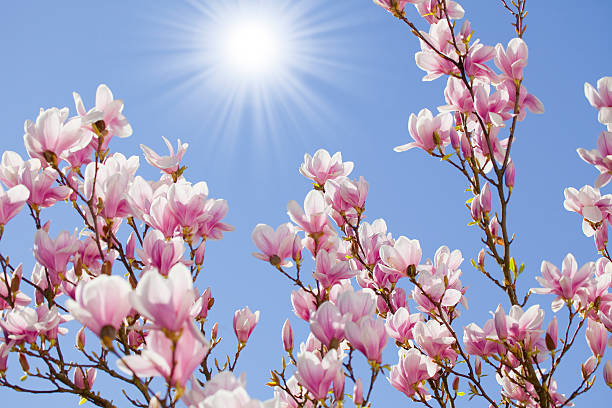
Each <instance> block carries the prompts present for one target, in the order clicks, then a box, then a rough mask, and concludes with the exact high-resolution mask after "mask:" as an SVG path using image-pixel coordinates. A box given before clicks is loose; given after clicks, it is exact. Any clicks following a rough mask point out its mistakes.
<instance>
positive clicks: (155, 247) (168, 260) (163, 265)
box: [136, 230, 185, 276]
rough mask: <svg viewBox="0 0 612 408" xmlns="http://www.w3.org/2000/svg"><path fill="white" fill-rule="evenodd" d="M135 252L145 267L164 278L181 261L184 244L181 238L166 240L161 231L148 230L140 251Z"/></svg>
mask: <svg viewBox="0 0 612 408" xmlns="http://www.w3.org/2000/svg"><path fill="white" fill-rule="evenodd" d="M136 252H137V253H138V256H139V257H140V259H141V260H142V262H143V263H144V264H145V265H146V266H148V267H152V268H155V269H157V270H158V271H159V273H161V274H162V275H164V276H166V275H168V271H170V269H171V268H172V267H173V266H174V265H177V264H178V263H179V262H180V261H181V260H182V259H183V253H184V252H185V242H184V241H183V239H182V238H181V237H174V238H170V239H168V240H166V239H165V237H164V234H163V233H162V232H161V231H158V230H150V231H149V232H148V233H147V235H145V237H144V239H143V240H142V250H140V249H137V250H136Z"/></svg>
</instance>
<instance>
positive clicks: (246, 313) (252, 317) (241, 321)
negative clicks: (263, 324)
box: [234, 306, 259, 344]
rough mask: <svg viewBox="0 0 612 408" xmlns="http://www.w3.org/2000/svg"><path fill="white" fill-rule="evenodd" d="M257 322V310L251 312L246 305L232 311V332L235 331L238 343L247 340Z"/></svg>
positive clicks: (243, 342)
mask: <svg viewBox="0 0 612 408" xmlns="http://www.w3.org/2000/svg"><path fill="white" fill-rule="evenodd" d="M257 322H259V310H258V311H256V312H255V313H253V312H251V310H250V309H249V307H248V306H246V307H244V308H242V309H239V310H236V312H235V313H234V333H236V338H237V339H238V342H239V343H241V344H245V343H246V342H247V341H248V340H249V337H250V336H251V333H252V332H253V329H255V326H256V325H257Z"/></svg>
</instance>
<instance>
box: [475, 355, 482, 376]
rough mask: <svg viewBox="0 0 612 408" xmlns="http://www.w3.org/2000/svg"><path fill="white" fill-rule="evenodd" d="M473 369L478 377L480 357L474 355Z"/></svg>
mask: <svg viewBox="0 0 612 408" xmlns="http://www.w3.org/2000/svg"><path fill="white" fill-rule="evenodd" d="M474 371H476V375H477V376H478V377H480V375H481V374H482V362H481V361H480V357H476V362H475V363H474Z"/></svg>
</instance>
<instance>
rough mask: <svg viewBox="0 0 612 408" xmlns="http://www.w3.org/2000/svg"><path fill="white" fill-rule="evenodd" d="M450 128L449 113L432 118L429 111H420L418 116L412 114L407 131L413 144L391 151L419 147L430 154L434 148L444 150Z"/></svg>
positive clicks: (447, 142)
mask: <svg viewBox="0 0 612 408" xmlns="http://www.w3.org/2000/svg"><path fill="white" fill-rule="evenodd" d="M452 127H453V117H452V115H450V114H449V113H440V114H438V115H437V116H436V117H434V116H433V114H432V113H431V111H430V110H429V109H421V111H420V112H419V115H418V116H416V115H415V114H414V113H413V114H411V115H410V119H409V120H408V130H409V132H410V136H412V138H413V139H414V142H411V143H408V144H405V145H401V146H397V147H395V148H394V149H393V150H395V151H396V152H403V151H406V150H410V149H412V148H414V147H419V148H421V149H423V150H426V151H427V152H430V153H431V152H432V151H433V150H434V149H435V148H436V147H440V148H442V149H444V147H445V146H447V145H448V144H450V131H451V128H452Z"/></svg>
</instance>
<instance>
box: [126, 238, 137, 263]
mask: <svg viewBox="0 0 612 408" xmlns="http://www.w3.org/2000/svg"><path fill="white" fill-rule="evenodd" d="M135 248H136V236H135V235H134V233H133V232H132V233H131V234H130V236H129V237H128V240H127V244H126V245H125V256H126V257H127V259H134V250H135Z"/></svg>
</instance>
